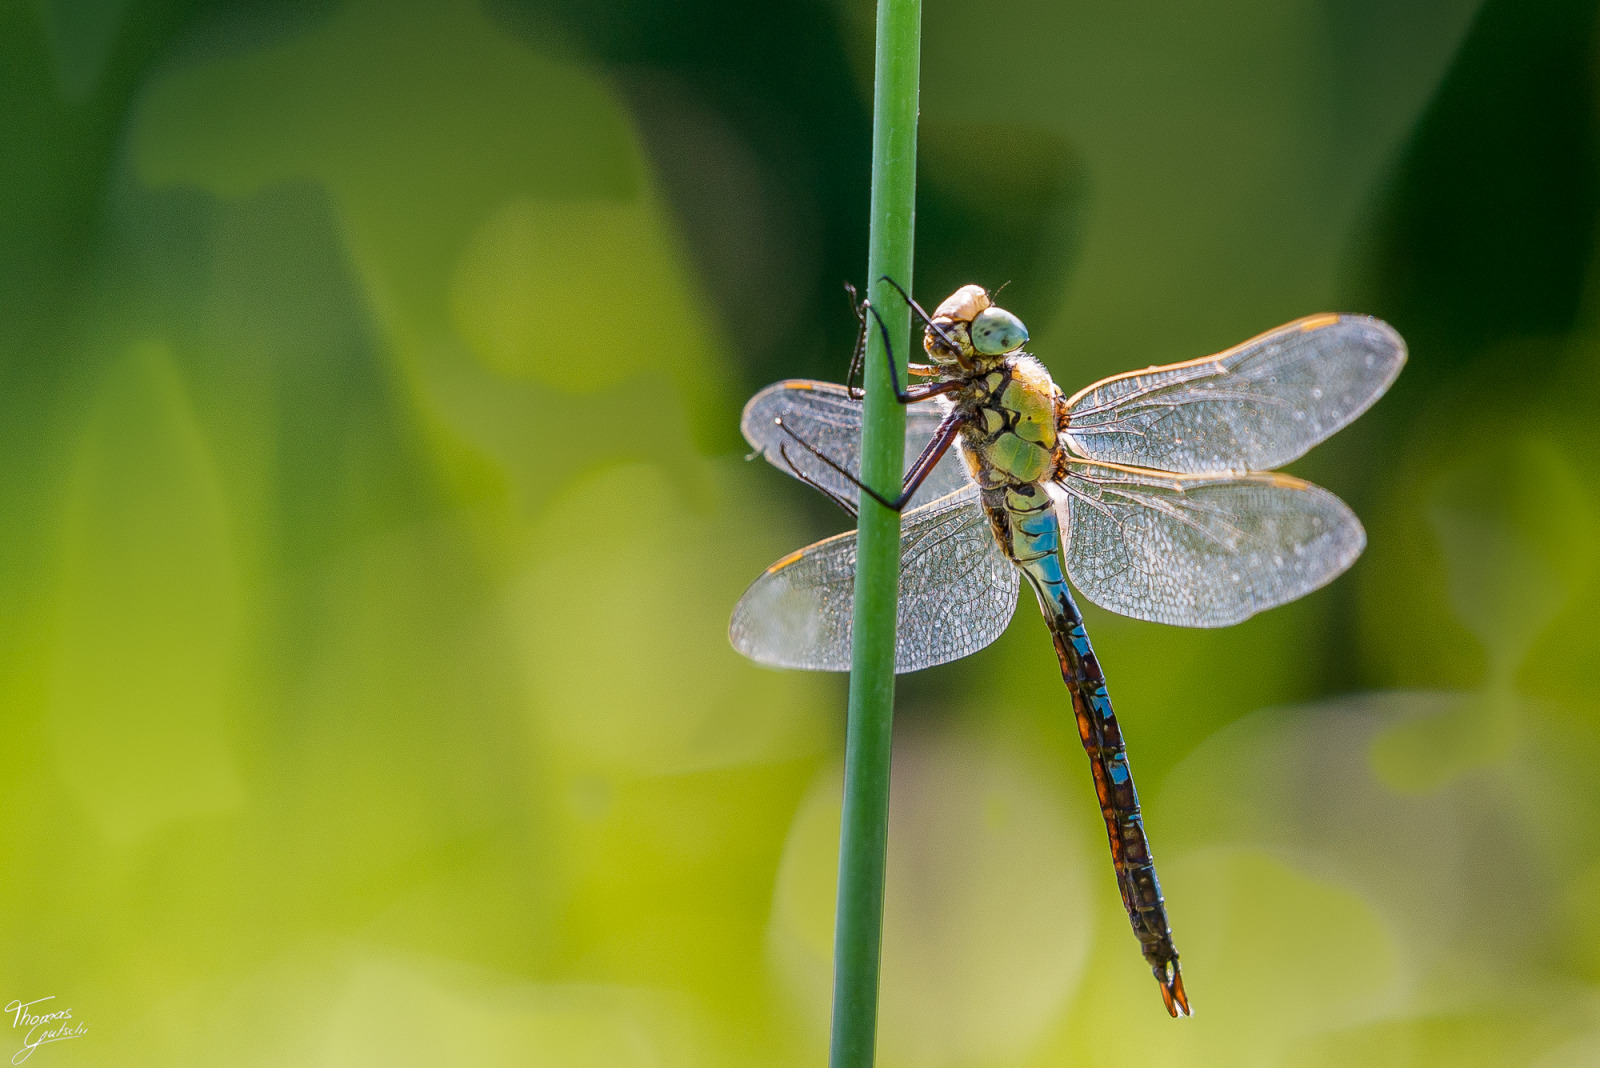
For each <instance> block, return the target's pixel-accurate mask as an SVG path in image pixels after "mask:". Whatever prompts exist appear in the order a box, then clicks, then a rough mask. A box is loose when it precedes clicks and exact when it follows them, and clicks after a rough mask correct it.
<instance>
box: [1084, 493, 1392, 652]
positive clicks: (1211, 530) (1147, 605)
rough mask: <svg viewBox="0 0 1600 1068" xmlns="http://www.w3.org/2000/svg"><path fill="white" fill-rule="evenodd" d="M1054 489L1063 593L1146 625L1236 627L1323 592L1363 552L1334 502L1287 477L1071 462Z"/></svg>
mask: <svg viewBox="0 0 1600 1068" xmlns="http://www.w3.org/2000/svg"><path fill="white" fill-rule="evenodd" d="M1056 489H1057V501H1058V505H1059V508H1060V510H1062V511H1063V513H1064V514H1063V516H1062V519H1063V526H1064V527H1065V528H1066V539H1067V540H1066V561H1067V571H1068V573H1069V574H1070V575H1071V577H1072V582H1073V584H1074V585H1075V586H1077V587H1078V589H1080V590H1082V591H1083V593H1084V596H1086V597H1088V598H1089V600H1091V601H1093V602H1094V603H1095V604H1098V605H1100V606H1101V607H1104V608H1109V609H1111V610H1112V611H1113V612H1120V613H1121V614H1122V615H1125V616H1132V617H1134V618H1135V619H1148V620H1152V621H1154V622H1156V623H1171V624H1174V625H1176V626H1180V627H1225V626H1228V625H1229V624H1232V623H1237V622H1239V621H1240V620H1243V619H1247V618H1249V617H1250V616H1253V615H1255V614H1256V613H1257V612H1260V611H1264V610H1265V609H1268V608H1272V607H1274V606H1276V605H1280V604H1284V603H1285V602H1288V601H1292V600H1294V599H1295V598H1297V597H1301V596H1304V595H1305V594H1307V593H1310V592H1311V591H1312V590H1314V589H1316V588H1318V587H1319V586H1323V585H1325V584H1327V583H1328V582H1331V581H1332V580H1333V579H1334V578H1335V577H1336V576H1337V575H1338V574H1339V573H1340V572H1342V571H1344V569H1345V568H1347V567H1349V566H1350V565H1351V564H1352V563H1354V562H1355V559H1356V557H1358V556H1360V555H1361V550H1362V548H1363V547H1364V546H1365V545H1366V542H1367V536H1366V533H1365V531H1363V530H1362V529H1361V523H1360V522H1359V521H1358V520H1357V519H1356V517H1355V514H1354V513H1352V512H1351V511H1350V509H1349V507H1348V506H1346V505H1345V503H1344V502H1343V501H1341V500H1340V499H1339V498H1337V497H1335V496H1334V495H1333V494H1331V493H1329V492H1328V491H1327V490H1325V489H1322V488H1321V487H1320V486H1313V485H1312V484H1311V483H1309V482H1302V481H1300V480H1299V479H1297V478H1291V477H1289V476H1288V475H1281V474H1275V473H1268V474H1240V475H1174V474H1169V473H1167V472H1164V471H1149V470H1144V469H1141V468H1134V467H1122V466H1118V465H1110V464H1095V463H1084V462H1074V463H1072V464H1071V465H1070V466H1069V468H1068V472H1067V475H1066V477H1065V478H1063V479H1062V480H1061V482H1059V483H1058V484H1057V486H1056Z"/></svg>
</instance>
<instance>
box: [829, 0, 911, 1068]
mask: <svg viewBox="0 0 1600 1068" xmlns="http://www.w3.org/2000/svg"><path fill="white" fill-rule="evenodd" d="M921 33H922V3H921V0H878V40H877V61H876V75H875V80H874V85H873V101H872V221H871V235H870V238H869V242H868V252H867V292H868V294H869V297H870V299H871V300H872V304H873V307H875V308H877V309H878V312H879V314H881V315H882V316H883V319H884V323H885V324H886V325H887V327H888V335H889V337H890V338H891V339H892V340H893V342H894V344H895V346H896V351H895V352H894V353H892V354H891V355H892V357H893V358H894V359H895V361H896V363H897V364H898V365H899V367H900V378H901V381H902V382H903V381H905V380H906V379H905V366H906V355H907V351H908V349H909V347H910V339H911V312H910V309H909V308H907V307H906V305H905V302H904V301H902V300H901V299H900V297H899V295H898V294H897V293H895V291H894V290H893V289H892V288H891V287H890V286H888V285H887V284H886V283H883V282H881V281H879V279H881V278H883V277H884V276H886V275H887V276H888V277H890V278H892V279H894V280H895V281H896V282H898V283H900V285H902V286H904V287H905V289H906V292H908V293H909V292H910V291H911V248H912V224H913V222H914V220H915V214H916V165H917V72H918V66H919V60H920V53H921ZM869 321H870V320H869ZM865 380H866V388H867V397H866V403H865V410H864V412H863V415H862V427H861V478H862V480H863V481H865V482H866V483H867V485H869V486H871V487H873V488H874V489H876V490H877V491H878V492H879V493H882V494H884V495H885V496H887V497H894V496H898V495H899V490H900V476H901V473H902V470H903V466H904V463H905V410H904V409H903V408H902V407H901V406H900V404H899V403H898V402H897V401H896V400H895V397H894V393H893V390H892V387H891V384H890V381H889V370H888V363H887V360H886V358H885V354H884V351H883V340H882V338H881V337H880V336H879V334H878V332H877V331H876V330H869V331H867V359H866V369H865ZM899 593H900V516H899V514H898V513H895V512H891V511H889V510H888V509H887V508H884V507H883V506H882V505H880V504H878V503H877V502H876V501H874V500H872V499H871V498H870V497H868V496H867V495H866V494H862V495H861V516H860V520H859V522H858V524H857V533H856V589H855V607H854V617H853V623H852V632H851V633H852V636H853V637H852V641H853V644H852V647H851V657H850V711H849V723H848V727H847V729H846V738H845V761H844V813H843V818H842V820H841V824H840V833H839V903H838V911H837V913H836V919H835V928H834V943H833V1041H832V1046H831V1048H830V1053H829V1064H830V1065H831V1066H832V1068H870V1066H871V1065H872V1063H873V1054H874V1044H875V1041H876V1038H877V1016H878V957H879V948H880V945H881V943H882V933H883V877H884V870H885V858H886V854H887V850H888V845H889V749H890V735H891V727H892V725H893V722H894V662H895V657H894V651H895V623H896V606H897V604H898V601H899Z"/></svg>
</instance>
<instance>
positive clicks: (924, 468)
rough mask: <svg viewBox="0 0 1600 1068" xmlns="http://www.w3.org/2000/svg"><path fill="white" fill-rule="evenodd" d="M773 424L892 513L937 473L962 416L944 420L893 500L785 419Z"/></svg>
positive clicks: (788, 462) (780, 448) (953, 416)
mask: <svg viewBox="0 0 1600 1068" xmlns="http://www.w3.org/2000/svg"><path fill="white" fill-rule="evenodd" d="M773 423H774V424H775V425H776V426H777V427H778V429H779V430H782V431H783V432H784V433H785V434H787V435H789V437H790V439H791V440H793V441H794V442H795V443H796V444H797V445H799V446H800V447H801V448H803V449H805V450H806V451H807V452H809V453H810V454H811V455H813V456H815V457H816V458H817V459H819V460H821V461H822V462H823V463H825V464H827V465H828V466H829V467H831V468H833V469H834V470H835V471H837V472H838V473H839V474H840V475H842V476H844V478H845V479H847V480H848V481H849V482H850V483H851V484H852V485H854V486H855V487H856V489H858V490H860V491H861V492H862V493H865V494H866V495H867V496H869V497H871V498H872V499H873V500H875V501H877V502H878V503H879V504H881V505H883V506H884V507H885V508H887V509H889V510H890V511H891V512H898V511H901V510H902V509H904V508H905V506H906V503H907V502H909V501H910V500H911V498H912V497H913V496H915V495H916V492H917V490H918V489H920V488H921V487H922V484H923V483H924V482H926V481H927V479H928V476H929V475H931V474H932V473H933V469H934V468H935V467H937V466H938V464H939V461H940V460H942V459H943V458H944V454H945V453H946V452H948V451H949V449H950V446H951V444H952V443H953V442H954V441H955V440H956V435H957V434H958V433H960V431H961V419H960V413H958V412H956V411H954V410H952V411H951V412H950V413H949V414H947V415H946V416H945V417H944V421H943V422H941V423H940V424H939V425H938V427H937V428H935V430H934V432H933V437H932V438H931V439H929V441H928V444H927V445H926V446H925V447H924V448H923V450H922V455H921V456H918V457H917V460H916V462H915V463H914V464H912V465H911V470H910V471H908V472H906V477H905V481H904V483H902V485H901V490H900V496H898V497H896V498H894V499H893V500H890V499H889V498H888V497H885V496H884V495H883V494H881V493H879V492H878V491H877V490H875V489H873V488H872V487H871V486H869V485H867V484H866V483H864V482H862V481H861V480H860V479H859V478H857V477H856V476H855V474H854V473H852V472H851V471H849V470H847V469H846V468H845V467H844V466H843V465H841V464H840V463H839V462H838V461H837V460H835V459H834V458H833V457H831V456H829V455H828V454H827V453H825V452H823V451H822V450H821V449H819V448H817V447H816V446H815V445H813V444H811V443H810V442H809V441H807V440H805V439H804V438H802V437H801V436H800V435H799V434H796V433H795V432H794V431H793V430H791V429H790V428H789V427H788V425H787V424H785V423H784V421H783V419H782V418H778V419H774V420H773ZM782 451H783V449H782V447H781V446H780V447H779V452H780V453H782ZM784 462H785V463H787V464H789V467H790V469H791V470H794V462H793V461H792V460H790V459H789V457H788V456H787V455H786V454H785V455H784ZM795 474H796V475H799V471H795ZM801 480H802V481H804V482H807V483H810V484H811V485H813V486H816V483H815V482H812V481H811V480H810V479H808V478H805V477H804V476H801ZM817 488H818V489H821V488H822V487H820V486H818V487H817ZM823 492H824V493H827V491H826V490H823ZM828 496H830V497H833V496H834V495H833V494H831V493H829V494H828ZM835 499H837V498H835Z"/></svg>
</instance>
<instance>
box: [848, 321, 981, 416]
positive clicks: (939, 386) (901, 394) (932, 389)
mask: <svg viewBox="0 0 1600 1068" xmlns="http://www.w3.org/2000/svg"><path fill="white" fill-rule="evenodd" d="M861 307H862V308H864V309H865V310H866V311H868V312H871V313H872V317H873V318H874V319H876V320H877V322H878V333H879V335H880V336H881V337H882V338H883V358H884V359H885V360H886V361H888V364H889V382H890V384H891V385H892V386H893V387H894V397H895V400H897V401H899V402H900V403H901V404H915V403H916V402H917V401H920V400H927V399H928V398H929V397H937V396H940V395H941V394H944V393H954V392H955V391H956V390H958V389H960V388H961V387H962V385H963V383H962V381H961V380H960V379H959V378H952V379H949V380H947V381H944V382H925V383H922V384H919V385H914V386H911V387H910V388H908V389H901V388H900V371H899V369H898V368H896V367H895V365H894V347H893V346H892V345H890V344H889V328H888V327H887V326H885V325H884V322H883V316H881V315H879V314H878V309H877V308H874V307H873V306H872V303H871V301H865V300H864V301H862V302H861ZM852 364H853V361H852Z"/></svg>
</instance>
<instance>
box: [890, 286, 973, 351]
mask: <svg viewBox="0 0 1600 1068" xmlns="http://www.w3.org/2000/svg"><path fill="white" fill-rule="evenodd" d="M878 281H880V282H888V283H889V284H890V285H892V286H894V291H895V292H896V293H898V294H900V299H901V300H903V301H905V302H906V306H907V307H909V308H910V309H911V310H912V311H914V312H916V313H917V318H918V319H921V320H922V325H923V326H924V327H926V328H927V329H929V330H932V331H933V332H934V333H935V334H937V335H938V336H939V340H940V341H942V342H944V344H945V348H947V349H949V350H950V351H951V352H959V351H961V350H960V348H959V347H958V346H957V345H956V343H955V341H954V340H953V339H952V338H951V337H950V335H949V334H947V333H945V332H944V328H943V327H941V326H939V325H937V324H936V323H935V322H934V321H933V319H932V317H931V316H929V315H928V313H927V312H925V311H923V310H922V305H920V304H918V303H917V302H916V301H914V300H912V299H911V294H910V293H907V292H906V291H905V290H904V289H901V288H900V283H899V282H896V281H895V280H894V279H893V278H890V277H889V276H888V275H884V276H883V277H881V278H879V279H878Z"/></svg>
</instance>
